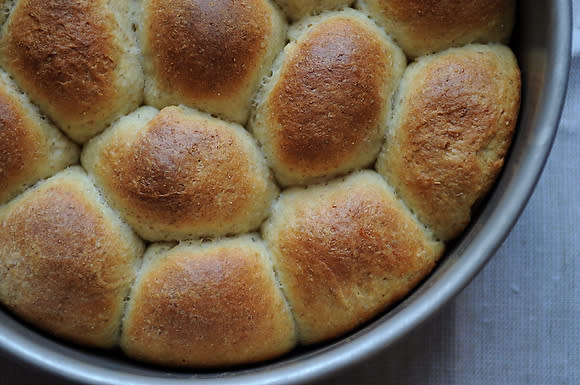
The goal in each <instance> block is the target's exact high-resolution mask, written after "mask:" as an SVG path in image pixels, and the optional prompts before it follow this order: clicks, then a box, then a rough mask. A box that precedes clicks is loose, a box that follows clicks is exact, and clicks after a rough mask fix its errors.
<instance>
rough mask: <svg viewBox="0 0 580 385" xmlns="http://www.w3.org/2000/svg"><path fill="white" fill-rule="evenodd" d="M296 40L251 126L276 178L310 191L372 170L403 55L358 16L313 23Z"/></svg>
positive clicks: (339, 14)
mask: <svg viewBox="0 0 580 385" xmlns="http://www.w3.org/2000/svg"><path fill="white" fill-rule="evenodd" d="M290 35H291V36H292V37H293V41H292V42H291V43H290V44H289V45H288V46H286V48H285V50H284V55H283V56H282V57H280V58H279V60H278V63H277V65H278V67H279V68H276V70H275V73H274V74H273V76H272V77H271V78H270V79H269V81H268V83H267V84H266V85H265V87H264V89H263V90H262V92H261V93H260V94H259V97H258V100H257V102H258V106H257V110H256V113H255V116H254V118H253V119H252V121H251V126H252V131H253V132H254V134H255V135H256V137H257V138H258V140H259V141H260V142H261V144H262V146H263V150H264V153H265V155H266V158H267V159H268V161H269V163H270V165H271V167H272V168H273V169H274V172H275V174H276V177H277V179H278V180H279V182H280V183H281V184H283V185H293V184H308V183H313V182H317V181H322V180H325V179H328V178H330V177H333V176H336V175H339V174H342V173H345V172H348V171H350V170H353V169H355V168H360V167H365V166H367V165H368V164H370V163H372V162H373V161H374V159H375V158H376V155H377V153H378V152H379V150H380V147H381V144H382V141H383V135H384V132H385V125H386V118H387V114H388V111H389V109H390V99H391V95H392V92H393V91H394V89H395V88H396V86H397V84H398V81H399V79H400V77H401V75H402V73H403V70H404V67H405V58H404V55H403V53H402V52H401V50H400V49H399V48H398V47H396V46H395V45H394V44H393V43H392V42H391V40H390V39H389V38H388V37H387V36H386V35H385V34H384V32H382V31H381V30H380V29H379V28H378V27H376V26H375V25H374V24H373V23H372V22H371V21H370V20H369V19H368V18H367V17H366V16H364V15H362V14H361V13H359V12H356V11H354V10H345V11H341V12H333V13H326V14H324V15H323V16H319V17H314V18H309V19H307V20H306V21H304V22H303V23H302V24H300V25H298V26H296V27H295V28H294V29H293V30H292V31H290Z"/></svg>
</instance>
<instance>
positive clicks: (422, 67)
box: [377, 44, 520, 240]
mask: <svg viewBox="0 0 580 385" xmlns="http://www.w3.org/2000/svg"><path fill="white" fill-rule="evenodd" d="M519 102H520V72H519V69H518V65H517V63H516V59H515V57H514V55H513V53H512V52H511V51H510V49H509V48H507V47H505V46H502V45H497V44H495V45H469V46H466V47H464V48H452V49H450V50H447V51H444V52H442V53H439V54H436V55H431V56H425V57H422V58H420V59H419V60H418V61H417V62H416V63H415V64H413V65H411V66H409V68H408V69H407V72H406V73H405V75H404V78H403V80H402V81H401V87H400V90H399V95H398V98H397V100H396V102H395V107H394V113H393V120H392V124H391V130H390V132H389V135H388V136H387V141H386V146H385V148H384V150H383V152H382V153H381V155H380V157H379V160H378V162H377V169H378V171H379V172H380V173H381V174H383V175H384V176H385V177H386V178H387V180H388V181H389V182H390V183H391V184H392V185H393V186H394V187H395V188H396V190H397V192H398V194H399V196H400V197H401V198H402V199H403V200H404V201H405V202H406V204H407V205H408V206H409V208H411V209H412V210H413V211H414V212H415V213H416V214H417V216H418V217H419V218H420V219H421V220H422V221H424V222H425V223H426V224H428V225H429V226H430V227H432V228H433V230H434V232H435V234H436V235H437V236H438V237H440V238H441V239H443V240H448V239H451V238H454V237H456V236H457V235H459V233H460V232H461V231H462V230H463V229H464V228H465V227H466V225H467V224H468V222H469V220H470V215H471V207H472V205H473V204H474V203H475V202H476V201H477V200H478V199H479V198H481V197H482V195H483V194H485V193H486V192H487V191H488V190H489V188H490V187H491V185H492V184H493V182H494V180H495V178H496V176H497V174H498V173H499V171H500V169H501V167H502V165H503V161H504V157H505V155H506V151H507V149H508V147H509V144H510V142H511V137H512V135H513V131H514V128H515V125H516V119H517V115H518V111H519Z"/></svg>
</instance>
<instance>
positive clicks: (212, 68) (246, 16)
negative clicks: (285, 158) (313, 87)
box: [138, 0, 286, 123]
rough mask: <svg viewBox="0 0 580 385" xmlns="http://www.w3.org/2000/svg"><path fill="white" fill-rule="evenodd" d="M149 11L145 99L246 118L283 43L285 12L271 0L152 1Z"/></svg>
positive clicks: (143, 34) (142, 28)
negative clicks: (283, 14) (252, 101)
mask: <svg viewBox="0 0 580 385" xmlns="http://www.w3.org/2000/svg"><path fill="white" fill-rule="evenodd" d="M142 8H143V11H142V12H141V20H142V21H140V22H139V23H138V26H139V36H140V39H141V45H142V50H143V56H144V67H145V74H146V83H145V100H146V103H148V104H150V105H152V106H155V107H157V108H162V107H165V106H168V105H172V104H184V105H187V106H189V107H194V108H197V109H199V110H203V111H206V112H209V113H212V114H217V115H219V116H221V117H223V118H225V119H227V120H232V121H234V122H238V123H243V122H245V121H246V120H247V118H248V115H249V109H250V104H251V99H252V97H253V95H254V93H255V91H256V89H257V88H258V85H259V82H260V79H261V78H262V77H263V76H264V75H265V74H266V73H267V71H268V70H269V68H270V65H271V63H272V60H273V59H274V57H275V56H276V55H277V54H278V52H279V51H280V50H281V49H282V46H283V44H284V39H285V33H286V22H285V21H284V18H283V16H282V15H281V14H280V12H279V11H278V9H277V8H275V7H274V6H273V5H272V4H271V3H270V1H269V0H239V1H238V0H236V1H233V0H227V1H215V2H208V1H201V0H177V1H171V2H168V1H165V0H145V1H143V5H142Z"/></svg>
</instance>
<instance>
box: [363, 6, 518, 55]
mask: <svg viewBox="0 0 580 385" xmlns="http://www.w3.org/2000/svg"><path fill="white" fill-rule="evenodd" d="M359 5H360V7H361V8H363V9H365V10H366V11H367V12H368V13H369V14H370V15H372V17H373V18H375V19H376V20H377V21H378V22H379V23H380V24H381V25H382V26H383V27H384V28H385V29H386V31H387V33H388V34H390V35H391V36H392V37H393V38H394V39H395V41H396V42H397V43H398V44H399V45H400V46H401V47H402V48H403V50H404V51H405V53H406V54H407V55H408V56H410V57H412V58H414V57H417V56H421V55H425V54H428V53H432V52H437V51H441V50H444V49H446V48H450V47H458V46H462V45H465V44H468V43H488V42H501V43H507V41H508V40H509V38H510V35H511V32H512V29H513V26H514V20H515V9H516V2H515V0H486V1H479V0H430V1H425V0H359Z"/></svg>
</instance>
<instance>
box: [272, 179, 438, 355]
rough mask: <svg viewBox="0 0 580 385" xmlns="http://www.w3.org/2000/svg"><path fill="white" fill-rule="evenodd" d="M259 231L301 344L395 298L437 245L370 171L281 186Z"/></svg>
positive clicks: (433, 256) (417, 277) (335, 332)
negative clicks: (321, 182)
mask: <svg viewBox="0 0 580 385" xmlns="http://www.w3.org/2000/svg"><path fill="white" fill-rule="evenodd" d="M263 236H264V239H265V241H266V243H267V245H268V246H269V247H270V248H271V250H272V254H273V257H274V268H275V270H276V272H277V274H278V278H279V280H280V283H281V285H282V288H283V291H284V293H285V295H286V297H287V298H288V301H289V303H290V306H291V307H292V309H293V312H294V317H295V319H296V323H297V326H298V335H299V338H300V341H301V342H302V343H306V344H310V343H315V342H320V341H323V340H327V339H330V338H334V337H338V336H340V335H341V334H343V333H346V332H348V331H350V330H352V329H353V328H355V327H356V326H358V325H360V324H361V323H363V322H365V321H368V320H369V319H370V318H371V317H373V316H375V315H376V314H377V313H378V312H380V311H382V310H384V309H385V308H386V307H387V306H389V305H391V304H393V303H394V302H395V301H397V300H398V299H400V298H402V297H403V296H404V295H406V294H407V293H408V292H409V291H410V290H411V289H412V288H413V287H414V286H415V285H417V284H418V283H419V281H421V280H422V279H423V278H424V277H425V275H426V274H427V273H429V272H430V271H431V269H432V268H433V267H434V266H435V262H436V261H437V260H438V258H439V257H440V256H441V254H442V252H443V247H444V245H443V244H442V243H441V242H437V241H435V240H433V237H432V235H431V234H430V232H429V231H428V230H427V229H426V228H425V227H424V226H423V225H422V224H421V223H419V222H417V220H416V219H415V218H414V217H413V216H412V215H411V213H410V212H409V211H408V210H407V209H406V208H405V206H404V205H403V204H402V203H401V202H400V201H398V200H397V198H396V197H395V195H394V193H393V192H392V191H391V189H390V188H389V187H388V185H387V184H386V183H385V181H384V180H383V179H382V178H381V177H380V176H379V175H378V174H376V173H375V172H373V171H359V172H357V173H355V174H353V175H351V176H348V177H347V178H345V179H344V180H335V181H333V182H330V183H328V184H326V185H319V186H311V187H308V188H306V189H301V188H294V189H287V190H286V191H284V192H283V193H282V195H281V196H280V199H279V201H278V202H277V203H276V204H275V206H274V208H273V213H272V217H271V218H270V219H269V220H268V222H267V223H266V224H265V226H264V228H263Z"/></svg>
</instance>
